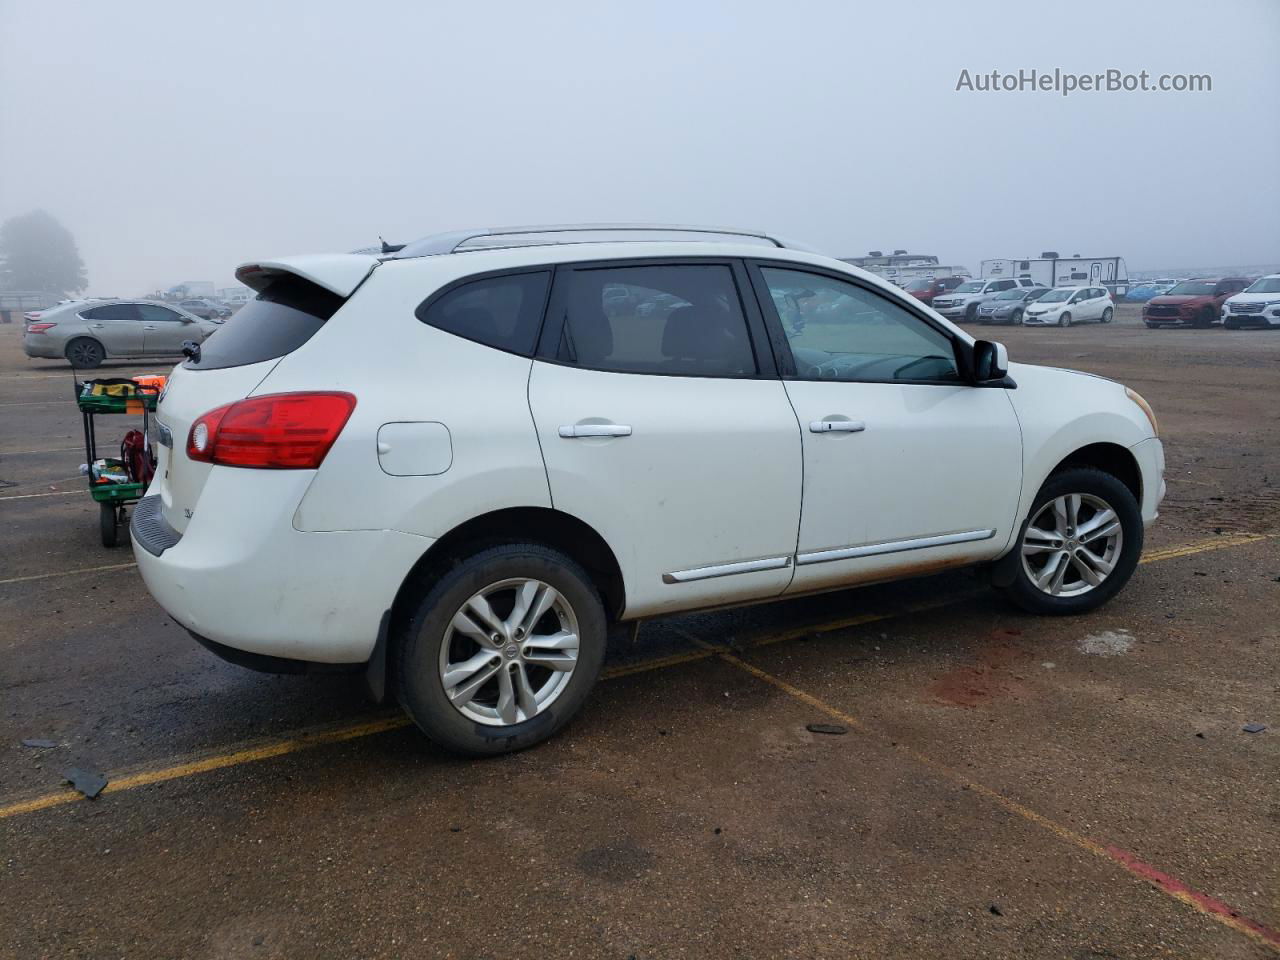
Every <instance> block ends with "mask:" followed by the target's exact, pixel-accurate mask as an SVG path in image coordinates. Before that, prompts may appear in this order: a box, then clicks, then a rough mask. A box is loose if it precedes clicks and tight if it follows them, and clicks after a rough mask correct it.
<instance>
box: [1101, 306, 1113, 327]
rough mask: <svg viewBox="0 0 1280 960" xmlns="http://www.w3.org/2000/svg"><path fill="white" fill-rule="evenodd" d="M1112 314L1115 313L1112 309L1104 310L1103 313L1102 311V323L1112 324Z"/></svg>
mask: <svg viewBox="0 0 1280 960" xmlns="http://www.w3.org/2000/svg"><path fill="white" fill-rule="evenodd" d="M1112 313H1113V311H1112V309H1111V308H1110V307H1107V309H1105V310H1103V311H1102V322H1103V323H1110V322H1111V316H1112Z"/></svg>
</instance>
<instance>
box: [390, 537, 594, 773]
mask: <svg viewBox="0 0 1280 960" xmlns="http://www.w3.org/2000/svg"><path fill="white" fill-rule="evenodd" d="M529 585H532V586H531V587H530V590H531V592H530V593H528V594H527V596H528V597H529V599H530V600H531V601H532V602H533V603H534V604H536V603H538V602H539V601H540V600H541V599H542V594H541V593H540V592H539V588H547V587H550V588H551V590H552V592H553V593H554V594H555V599H554V600H552V601H551V603H552V604H553V605H552V606H551V607H549V608H548V609H547V610H546V612H544V613H543V614H542V615H541V616H540V617H538V618H537V619H536V620H534V621H533V622H532V623H527V624H525V626H524V627H523V628H521V627H518V626H516V625H515V624H516V618H514V617H513V616H512V614H513V613H514V609H513V608H514V607H515V606H516V604H517V603H518V602H519V597H520V592H521V590H523V589H525V588H526V586H529ZM477 597H482V598H483V600H484V603H482V604H481V605H480V606H479V607H476V606H472V604H473V603H474V602H475V601H476V598H477ZM475 610H479V611H481V612H480V613H468V611H475ZM485 611H487V613H488V614H491V615H494V616H495V619H494V620H490V621H489V623H490V624H491V625H492V626H491V627H489V629H485V630H480V629H478V628H477V626H476V625H477V623H479V622H481V621H482V620H483V619H484V616H485ZM464 613H465V614H466V615H465V616H464ZM459 617H463V622H464V623H468V624H469V629H467V630H465V631H464V630H461V629H458V628H457V627H456V626H455V623H457V622H458V618H459ZM503 618H505V619H503ZM525 630H527V634H526V633H525V632H524V631H525ZM606 632H607V622H606V618H605V611H604V604H603V603H601V601H600V594H599V592H598V591H597V590H596V588H595V585H594V584H593V583H592V582H591V578H590V577H589V576H587V574H586V572H585V571H584V570H583V569H582V568H581V567H580V566H579V565H578V564H577V563H576V562H574V561H573V560H572V559H570V558H569V557H567V556H565V555H564V554H562V553H560V552H559V551H557V550H552V549H551V548H549V547H545V546H542V545H540V544H534V543H513V544H505V545H502V546H496V547H490V548H487V549H484V550H480V551H479V552H477V553H473V554H471V555H470V556H467V557H464V558H463V559H462V560H461V561H459V562H457V563H456V564H455V565H454V566H452V567H451V568H449V570H448V571H447V572H446V573H444V574H443V575H442V576H440V577H439V578H438V579H436V580H435V581H434V582H433V583H432V585H431V587H430V589H429V590H428V591H427V592H426V594H425V596H423V598H422V601H421V602H420V603H419V604H418V606H417V609H416V610H415V611H414V613H413V614H412V616H411V617H410V618H409V621H408V623H407V624H406V625H405V629H404V631H403V632H402V634H401V636H400V637H399V638H398V643H397V644H396V661H395V671H394V672H395V682H396V684H397V692H398V695H399V699H400V703H401V705H403V707H404V708H405V710H406V711H407V712H408V714H409V716H410V717H412V718H413V721H414V723H416V724H417V725H418V728H419V729H420V730H421V731H422V732H423V733H424V734H425V735H426V736H427V737H428V738H429V739H430V740H432V741H434V742H435V743H437V744H439V745H440V746H442V747H444V748H445V749H447V750H450V751H453V752H454V753H459V754H463V755H466V756H472V757H484V756H494V755H496V754H501V753H510V752H511V751H514V750H523V749H524V748H526V747H531V746H533V745H534V744H535V743H539V742H540V741H542V740H545V739H547V738H548V737H550V736H551V735H552V734H554V733H555V732H556V731H557V730H559V729H560V728H561V727H563V726H564V725H565V724H566V723H568V722H569V720H570V718H571V717H573V715H574V714H575V713H577V712H578V709H579V707H581V706H582V704H583V702H584V701H585V700H586V698H587V694H588V693H589V692H590V690H591V688H592V687H593V686H594V685H595V682H596V679H597V678H598V677H599V675H600V667H601V664H602V663H603V662H604V651H605V635H606ZM566 634H568V635H573V634H576V636H577V643H578V646H577V648H576V658H574V657H573V656H572V655H571V652H570V649H569V648H567V647H561V646H556V647H554V648H553V647H550V646H546V645H541V646H540V645H539V644H537V643H536V639H537V638H542V639H544V640H545V639H548V638H550V637H552V636H555V637H556V638H557V640H556V642H557V643H561V644H562V643H564V642H565V641H564V639H563V638H564V637H565V635H566ZM486 635H487V636H486ZM481 637H483V638H484V639H483V641H482V640H481V639H480V638H481ZM493 637H498V642H497V643H494V642H493V641H492V638H493ZM522 640H523V643H522V642H521V641H522ZM530 651H532V653H533V655H532V656H529V657H526V654H527V653H529V652H530ZM486 653H488V654H490V655H491V657H492V659H487V658H486V656H485V655H486ZM539 659H541V661H542V662H551V661H555V662H557V663H560V664H563V663H565V662H567V661H568V660H570V659H572V660H573V666H572V668H571V669H570V670H568V671H566V670H563V669H552V668H548V667H544V666H538V662H539ZM476 661H479V665H478V666H476V667H474V668H471V669H469V668H468V667H467V666H465V665H467V664H471V663H475V662H476ZM446 670H448V671H450V672H452V673H454V674H455V676H457V678H458V679H456V680H455V683H454V685H453V687H452V689H453V690H454V691H455V694H454V697H453V698H451V697H450V695H449V694H448V693H446V690H445V682H446V681H445V677H446ZM459 671H462V672H461V673H459ZM565 676H567V679H560V678H562V677H565ZM522 678H523V679H524V682H523V684H522V683H521V682H520V681H521V679H522ZM473 683H474V684H475V687H474V689H473V690H472V692H471V693H470V694H468V693H467V692H466V691H465V690H464V689H463V688H466V687H467V686H468V685H470V684H473ZM522 687H523V689H524V690H525V691H527V693H528V697H529V698H530V699H529V703H530V704H531V707H530V709H528V710H526V708H525V700H524V698H522V697H520V696H519V693H518V692H519V691H520V689H521V688H522ZM463 698H467V699H463ZM504 698H505V702H506V707H505V709H504ZM538 698H542V700H539V699H538ZM455 700H456V701H459V702H457V703H456V702H455ZM507 711H509V715H510V716H509V719H508V718H507V717H505V716H504V713H506V712H507ZM530 714H532V716H530Z"/></svg>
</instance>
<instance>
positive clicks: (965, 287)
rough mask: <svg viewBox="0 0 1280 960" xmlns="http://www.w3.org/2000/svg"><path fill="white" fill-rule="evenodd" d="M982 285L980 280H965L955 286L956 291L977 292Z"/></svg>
mask: <svg viewBox="0 0 1280 960" xmlns="http://www.w3.org/2000/svg"><path fill="white" fill-rule="evenodd" d="M982 286H983V284H982V281H981V280H966V281H965V282H964V283H962V284H960V286H958V287H956V293H978V292H979V291H981V290H982Z"/></svg>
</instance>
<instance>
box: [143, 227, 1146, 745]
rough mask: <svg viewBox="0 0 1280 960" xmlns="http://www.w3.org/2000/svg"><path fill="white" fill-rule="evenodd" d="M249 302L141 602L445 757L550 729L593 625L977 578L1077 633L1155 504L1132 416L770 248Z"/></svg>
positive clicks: (423, 274)
mask: <svg viewBox="0 0 1280 960" xmlns="http://www.w3.org/2000/svg"><path fill="white" fill-rule="evenodd" d="M637 238H640V239H637ZM650 238H652V239H650ZM627 241H630V242H627ZM698 241H701V242H698ZM237 276H238V277H239V279H240V280H241V281H242V282H244V283H247V284H248V285H250V286H251V287H253V288H255V289H256V290H258V291H259V295H258V297H257V299H255V300H253V301H252V302H250V303H249V304H248V305H246V306H245V307H243V308H242V309H241V310H240V311H239V312H238V313H237V314H236V315H235V316H234V317H233V318H232V319H231V320H229V321H228V322H227V323H226V325H225V327H224V328H223V329H222V330H221V331H220V332H219V333H218V335H217V336H216V337H213V338H211V339H209V340H208V341H206V342H205V343H204V344H203V345H201V346H200V348H199V349H198V350H197V349H194V348H193V349H192V353H193V356H191V357H190V359H188V360H187V361H186V362H185V363H183V364H182V365H181V366H179V367H178V368H177V369H175V371H174V373H173V375H172V376H171V377H170V379H169V382H168V386H167V388H166V390H165V393H164V396H163V398H162V399H161V401H160V404H159V410H158V414H157V416H158V420H159V423H160V425H161V426H160V434H161V442H162V447H161V454H160V460H159V464H158V467H157V472H156V479H155V481H154V483H153V485H152V487H151V489H150V490H149V491H148V496H147V497H146V498H144V499H143V500H142V501H140V503H139V504H138V507H137V509H136V511H135V513H134V517H133V522H132V533H133V541H134V553H135V555H136V556H137V560H138V566H139V568H140V570H141V572H142V576H143V578H144V580H145V581H146V584H147V586H148V588H149V589H150V590H151V593H152V594H153V595H154V596H155V598H156V599H157V600H158V601H159V602H160V604H161V605H162V606H163V607H164V608H165V609H166V610H167V611H168V612H169V613H170V614H172V615H173V617H174V618H175V619H176V620H178V621H179V622H180V623H181V624H182V625H183V626H185V627H186V628H188V630H190V632H191V633H192V634H193V635H194V636H195V638H196V639H197V640H199V641H200V642H201V643H203V644H205V645H206V646H208V647H210V648H211V649H212V650H214V651H215V652H217V653H219V654H220V655H222V656H224V657H226V658H227V659H229V660H232V661H234V662H238V663H242V664H244V665H247V666H253V667H257V668H261V669H267V670H276V671H290V672H300V671H305V670H313V669H330V670H334V669H348V670H361V671H364V672H365V674H366V677H367V678H368V680H369V683H370V686H371V688H372V689H373V690H374V691H375V693H379V694H380V693H381V691H382V690H383V688H384V685H385V687H386V689H387V690H388V691H390V692H391V694H392V695H393V696H395V697H396V698H397V699H398V700H399V701H400V703H402V704H403V705H404V707H405V708H406V709H407V710H408V712H409V713H410V714H411V715H412V717H413V719H414V720H415V721H416V722H417V724H418V725H419V727H421V729H422V730H423V731H424V732H425V733H426V734H427V735H428V736H429V737H431V738H432V739H434V740H436V741H438V742H440V743H441V744H443V745H445V746H446V747H449V748H451V749H453V750H457V751H460V752H464V753H470V754H491V753H499V752H503V751H506V750H511V749H516V748H520V747H524V746H528V745H530V744H532V743H535V742H537V741H539V740H541V739H543V738H544V737H547V736H549V735H550V734H552V733H553V732H554V731H555V730H557V729H558V728H559V727H560V726H561V725H562V724H564V723H565V722H566V721H567V720H568V719H569V718H570V717H571V716H572V715H573V713H574V712H575V711H576V710H577V709H578V707H579V706H581V704H582V702H583V700H584V699H585V698H586V696H587V692H588V690H589V689H590V688H591V686H592V684H593V682H594V681H595V679H596V677H597V675H598V673H599V671H600V666H601V661H602V660H603V658H604V650H605V634H606V629H607V626H608V624H609V623H610V622H611V621H618V620H632V619H636V618H644V617H653V616H657V615H660V614H666V613H673V612H676V611H683V610H693V609H699V608H708V607H719V606H724V605H731V604H740V603H748V602H752V601H759V600H765V599H770V598H777V597H792V596H796V595H800V594H805V593H814V592H818V591H824V590H838V589H842V588H845V587H849V586H852V585H855V584H860V583H868V582H872V581H883V580H889V579H894V578H900V577H910V576H915V575H919V574H921V573H924V572H932V571H935V570H941V569H943V568H947V567H955V566H962V565H971V564H980V565H985V566H987V567H988V568H989V569H990V573H991V578H992V580H993V582H994V583H995V584H996V585H997V586H999V587H1001V588H1003V589H1004V590H1005V591H1006V592H1007V593H1008V594H1009V596H1010V597H1011V598H1012V599H1013V600H1014V601H1015V602H1017V603H1019V604H1021V605H1022V606H1024V607H1026V608H1028V609H1030V610H1033V611H1040V612H1044V613H1078V612H1081V611H1085V610H1089V609H1092V608H1094V607H1096V606H1098V605H1099V604H1101V603H1103V602H1104V601H1106V600H1107V599H1108V598H1110V597H1111V596H1112V595H1114V594H1115V593H1116V592H1117V591H1118V590H1119V589H1120V588H1121V587H1122V586H1123V585H1124V583H1125V582H1126V581H1127V580H1128V578H1129V576H1130V574H1131V573H1132V572H1133V570H1134V566H1135V564H1136V563H1137V561H1138V556H1139V553H1140V552H1141V548H1142V540H1143V532H1144V528H1145V527H1146V525H1148V524H1150V523H1151V522H1152V521H1153V520H1154V519H1155V517H1156V511H1157V506H1158V504H1159V503H1160V500H1161V497H1162V496H1163V494H1164V481H1163V470H1164V456H1163V452H1162V448H1161V443H1160V440H1159V439H1158V438H1157V433H1156V424H1155V419H1154V417H1153V416H1152V414H1151V411H1150V408H1149V407H1148V406H1147V405H1146V403H1145V402H1144V401H1143V400H1142V399H1141V398H1140V397H1139V396H1138V395H1137V394H1135V393H1133V392H1132V391H1130V390H1127V389H1126V388H1125V387H1123V386H1122V385H1120V384H1118V383H1114V382H1112V381H1110V380H1105V379H1102V378H1100V377H1094V376H1086V375H1081V374H1077V373H1072V372H1069V371H1064V370H1057V369H1049V368H1043V367H1033V366H1014V367H1008V365H1007V361H1006V358H1005V352H1004V348H1003V347H1001V346H1000V345H998V344H994V343H990V342H986V341H978V342H975V341H974V340H973V339H972V338H970V337H969V336H967V335H966V334H965V333H963V332H962V331H960V330H959V329H957V328H955V327H953V326H951V325H950V324H948V323H946V322H945V321H942V320H940V319H938V318H937V317H936V316H935V315H934V314H933V313H931V312H930V311H929V310H928V309H927V308H925V307H923V306H921V305H920V303H919V302H918V301H916V300H915V299H914V298H912V297H911V296H909V295H907V294H904V293H903V292H901V291H900V290H898V289H897V288H896V287H894V286H892V285H891V284H889V283H887V282H885V281H884V280H881V279H879V278H877V277H875V276H872V275H871V274H868V273H865V272H863V271H861V270H858V269H856V268H853V267H850V266H848V265H847V264H844V263H841V262H840V261H839V260H834V259H830V258H828V257H824V256H818V255H816V254H812V253H807V252H803V251H801V250H798V249H793V248H790V247H787V246H785V245H784V244H783V243H782V242H781V241H777V240H774V239H772V238H769V237H766V236H763V235H756V234H743V233H735V232H734V231H709V230H704V231H697V230H694V229H692V228H683V229H680V230H676V229H674V228H668V229H665V230H662V231H659V230H657V229H656V228H640V227H625V228H624V227H617V226H615V227H611V228H607V229H606V228H602V227H600V228H595V229H594V230H591V231H588V230H587V229H586V228H537V229H533V228H530V229H528V230H520V229H513V230H506V231H500V232H494V231H480V232H478V233H477V232H473V233H462V234H451V235H448V236H444V237H434V238H427V239H425V240H422V241H418V242H416V243H412V244H409V245H408V246H406V247H404V248H403V249H401V250H399V251H398V252H392V253H389V254H384V255H381V256H377V255H363V254H344V255H331V256H309V257H307V256H304V257H292V258H285V259H280V260H269V261H258V262H255V263H251V264H246V265H244V266H242V267H240V269H239V270H238V271H237Z"/></svg>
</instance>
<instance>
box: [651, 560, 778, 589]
mask: <svg viewBox="0 0 1280 960" xmlns="http://www.w3.org/2000/svg"><path fill="white" fill-rule="evenodd" d="M789 566H791V558H790V557H765V558H764V559H762V560H743V561H741V562H739V563H717V564H713V565H712V566H709V567H693V568H692V569H690V570H676V571H673V572H672V573H664V574H663V575H662V582H663V583H689V582H690V581H691V580H709V579H711V578H712V577H729V576H732V575H733V574H735V573H758V572H759V571H761V570H782V569H784V568H786V567H789Z"/></svg>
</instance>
